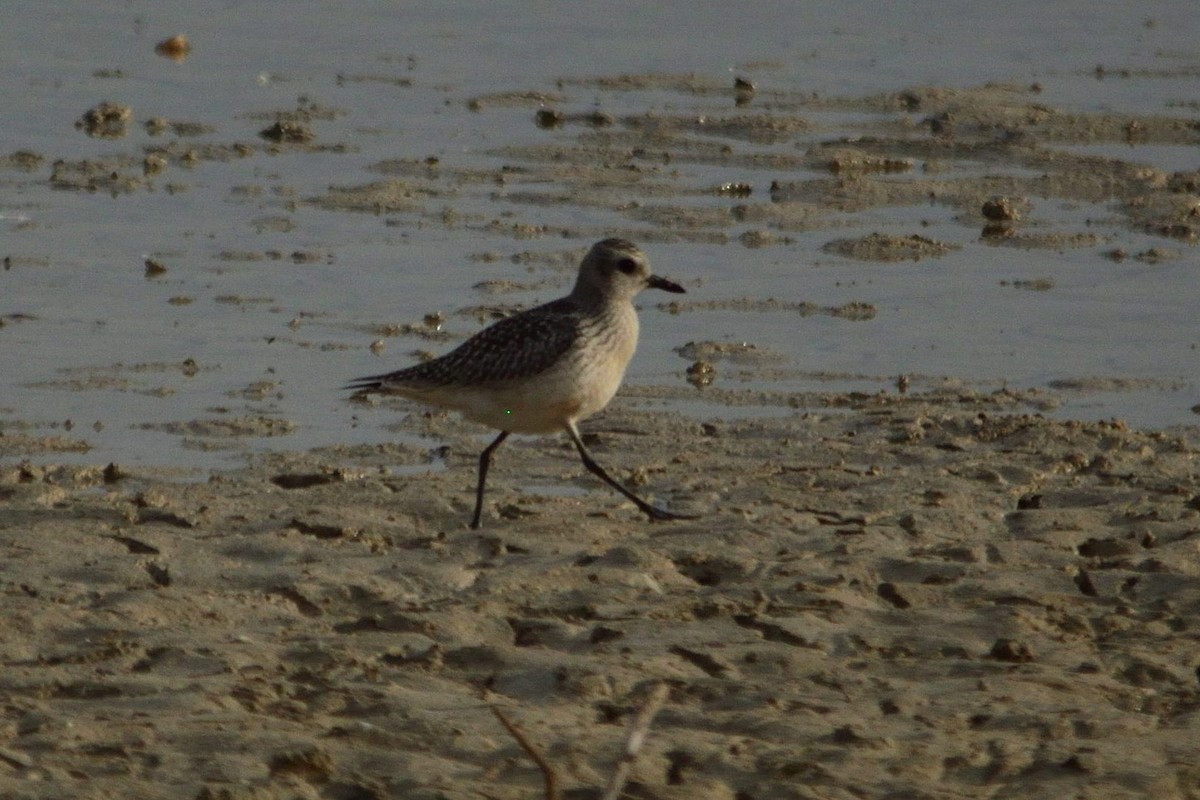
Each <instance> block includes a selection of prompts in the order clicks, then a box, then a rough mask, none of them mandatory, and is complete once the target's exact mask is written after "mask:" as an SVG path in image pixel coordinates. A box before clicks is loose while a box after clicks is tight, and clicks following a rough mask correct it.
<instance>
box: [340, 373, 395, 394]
mask: <svg viewBox="0 0 1200 800" xmlns="http://www.w3.org/2000/svg"><path fill="white" fill-rule="evenodd" d="M386 378H387V375H368V376H366V377H365V378H355V379H354V380H352V381H350V382H349V383H347V384H346V385H345V386H343V387H342V391H344V392H354V393H355V394H366V393H367V392H377V391H379V390H380V389H382V388H383V383H384V380H385V379H386Z"/></svg>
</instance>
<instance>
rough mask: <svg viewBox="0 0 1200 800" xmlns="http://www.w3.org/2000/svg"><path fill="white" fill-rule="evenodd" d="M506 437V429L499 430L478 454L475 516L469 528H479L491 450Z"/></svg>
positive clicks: (490, 461)
mask: <svg viewBox="0 0 1200 800" xmlns="http://www.w3.org/2000/svg"><path fill="white" fill-rule="evenodd" d="M507 438H508V431H500V435H499V436H497V437H496V441H494V442H492V443H491V444H489V445H488V446H487V447H485V448H483V452H482V453H480V454H479V486H477V487H476V488H475V517H474V518H473V519H472V520H471V529H472V530H478V529H479V517H480V516H482V514H483V484H484V483H485V482H486V481H487V473H488V467H489V466H491V463H492V451H494V450H495V449H496V448H497V447H499V446H500V445H501V443H503V442H504V440H505V439H507Z"/></svg>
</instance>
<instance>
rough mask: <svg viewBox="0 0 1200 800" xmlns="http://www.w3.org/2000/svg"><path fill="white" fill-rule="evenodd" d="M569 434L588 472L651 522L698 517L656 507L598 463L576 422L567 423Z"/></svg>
mask: <svg viewBox="0 0 1200 800" xmlns="http://www.w3.org/2000/svg"><path fill="white" fill-rule="evenodd" d="M567 435H568V436H570V437H571V441H572V442H574V443H575V449H576V450H578V451H579V457H580V458H581V459H583V465H584V466H585V467H587V469H588V472H590V473H592V474H593V475H595V476H596V477H597V478H599V479H600V480H602V481H604V482H605V483H607V484H608V485H609V486H611V487H612V488H614V489H616V490H617V491H618V492H620V493H621V494H623V495H625V496H626V497H628V498H629V499H630V500H631V501H633V504H634V505H635V506H637V507H638V510H640V511H641V512H642V513H643V514H645V515H646V516H647V517H649V518H650V521H651V522H665V521H666V520H672V519H696V517H689V516H684V515H682V514H672V513H671V512H670V511H663V510H662V509H661V508H655V507H654V506H652V505H650V504H649V503H647V502H646V501H645V500H643V499H642V498H640V497H638V496H637V495H636V494H634V493H633V492H631V491H629V490H628V489H626V488H625V487H624V486H622V485H621V484H619V483H617V482H616V481H615V480H613V478H612V476H610V475H609V474H608V473H607V472H605V471H604V467H602V466H600V465H599V464H597V463H596V460H595V459H594V458H592V454H591V453H589V452H588V451H587V448H586V447H584V446H583V440H582V439H580V438H579V431H578V430H576V428H575V425H574V423H570V422H568V423H567Z"/></svg>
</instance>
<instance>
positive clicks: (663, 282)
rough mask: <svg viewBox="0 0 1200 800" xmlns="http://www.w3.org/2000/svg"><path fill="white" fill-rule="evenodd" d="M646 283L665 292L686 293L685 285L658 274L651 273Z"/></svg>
mask: <svg viewBox="0 0 1200 800" xmlns="http://www.w3.org/2000/svg"><path fill="white" fill-rule="evenodd" d="M646 285H647V286H649V287H650V288H651V289H662V290H663V291H664V292H671V293H672V294H684V291H683V287H682V286H680V285H679V284H678V283H676V282H675V281H669V280H667V279H666V278H660V277H658V276H657V275H651V276H650V277H649V278H647V279H646Z"/></svg>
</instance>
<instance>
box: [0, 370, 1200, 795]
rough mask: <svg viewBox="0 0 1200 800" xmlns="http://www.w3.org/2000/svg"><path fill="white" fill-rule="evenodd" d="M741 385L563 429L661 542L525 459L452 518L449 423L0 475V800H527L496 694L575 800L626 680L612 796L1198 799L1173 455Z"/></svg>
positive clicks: (562, 445)
mask: <svg viewBox="0 0 1200 800" xmlns="http://www.w3.org/2000/svg"><path fill="white" fill-rule="evenodd" d="M762 399H763V400H764V403H765V405H764V408H765V409H767V410H769V411H770V412H771V413H764V414H762V415H760V417H759V418H753V419H743V420H729V419H716V418H714V419H711V420H708V421H705V420H700V419H694V418H690V417H685V416H681V415H679V414H675V413H668V412H664V411H654V410H645V409H639V408H636V407H634V406H635V404H634V403H632V402H631V401H630V399H629V398H628V397H625V398H621V397H619V398H618V400H617V402H616V403H615V404H614V406H613V407H612V408H611V409H610V410H609V411H608V412H606V413H605V414H603V415H602V416H600V417H597V418H594V419H593V420H591V421H589V422H588V423H586V424H585V425H584V431H585V434H587V435H588V437H589V439H588V441H589V446H590V447H591V448H592V450H593V452H594V454H595V455H596V457H597V459H598V460H600V461H602V463H604V464H605V465H606V466H607V467H608V468H609V470H610V471H611V472H612V473H613V475H614V476H616V477H618V479H620V480H624V481H627V482H628V483H629V485H631V486H636V487H637V489H638V491H639V493H642V494H644V495H646V496H650V497H653V498H655V499H656V501H657V502H659V503H662V504H664V505H667V506H669V507H670V508H671V509H673V510H677V511H682V512H685V513H691V514H697V515H700V518H699V519H697V520H694V521H683V522H671V523H659V524H651V523H648V522H646V521H645V519H644V518H643V517H642V516H641V515H640V514H639V513H637V511H636V510H635V509H634V508H633V507H632V506H631V505H629V504H628V503H625V502H624V501H623V500H622V499H621V498H619V497H618V496H616V495H615V493H612V492H610V491H608V490H607V489H606V487H603V486H602V485H600V484H599V482H598V481H596V480H595V479H594V478H592V477H591V476H590V475H588V474H587V473H586V472H584V471H583V469H582V468H581V467H580V466H579V463H578V459H577V457H576V455H575V453H574V451H573V450H572V449H571V448H570V446H569V443H567V442H566V441H565V440H559V439H556V438H554V437H550V438H545V437H543V438H528V439H516V440H514V441H513V442H511V443H510V446H508V447H506V448H505V449H504V450H503V451H502V452H501V453H500V454H498V456H497V458H496V460H495V463H494V465H493V472H492V477H491V490H490V491H491V493H490V495H489V503H488V506H487V509H486V514H485V522H484V528H483V530H481V531H478V532H473V531H469V530H468V529H467V528H466V523H467V521H468V516H469V512H470V509H471V506H472V502H473V494H472V487H473V481H474V474H475V473H474V464H475V458H476V456H477V454H478V449H479V447H480V446H481V445H482V443H483V441H484V439H485V438H486V437H485V436H484V432H483V431H482V429H479V430H478V431H477V430H475V429H467V428H465V427H464V426H461V425H460V424H458V423H457V422H454V421H453V420H452V419H451V418H447V417H444V416H442V415H439V414H421V413H419V412H414V413H413V414H412V417H411V420H410V422H411V424H412V425H413V426H415V427H418V428H420V429H421V430H423V431H425V432H427V433H433V434H436V435H437V436H438V437H440V438H441V439H442V440H443V441H445V442H447V445H446V448H445V449H443V450H441V451H439V452H438V453H437V454H436V455H437V458H438V462H439V463H436V464H428V465H426V466H423V465H424V464H427V462H429V461H430V459H431V455H430V453H428V452H426V451H423V450H421V449H420V448H416V447H412V446H401V445H386V444H381V445H378V446H355V447H336V448H326V449H321V450H314V451H310V452H304V453H278V454H273V455H268V456H263V457H262V458H261V459H259V460H258V461H257V462H256V463H255V464H254V466H252V467H248V468H246V469H242V470H239V471H233V472H228V473H215V474H213V476H212V477H211V478H210V479H209V480H208V481H207V482H203V483H180V482H172V481H169V480H163V479H161V478H160V477H158V476H156V475H155V474H154V473H153V472H151V471H145V472H140V471H131V470H125V469H122V468H121V467H119V466H116V465H113V466H109V467H107V468H106V467H105V466H104V465H96V466H94V467H80V466H70V467H66V466H64V467H54V466H33V465H31V464H29V463H25V464H17V465H14V464H12V463H9V464H8V465H6V466H5V467H3V469H0V587H2V589H3V594H4V599H3V603H0V643H2V644H0V653H2V658H3V664H4V669H3V670H2V671H0V696H2V697H3V698H4V699H3V704H4V725H3V727H2V728H0V733H2V736H0V794H3V795H4V796H5V797H13V798H51V797H56V798H57V797H68V796H69V797H76V798H93V797H95V798H99V797H125V798H141V797H165V796H173V797H189V798H285V797H286V798H295V797H311V798H383V797H404V798H422V799H428V800H433V798H456V799H457V798H463V799H464V800H465V799H466V798H530V797H541V796H543V793H544V791H545V790H544V781H543V779H544V775H543V773H542V771H541V770H540V769H539V768H538V767H537V766H536V765H535V764H534V763H533V761H531V760H530V759H529V758H528V757H527V755H526V753H525V752H524V751H523V749H522V746H521V745H520V744H519V743H518V741H517V740H516V739H514V738H513V736H511V735H510V734H509V732H507V731H506V730H505V729H504V727H502V726H501V724H500V722H499V721H498V719H497V718H496V716H495V715H494V713H493V710H492V709H493V708H498V709H500V710H501V712H502V713H503V714H504V715H505V717H506V718H508V719H509V720H511V721H512V722H513V724H514V725H516V726H517V727H518V728H519V729H520V731H521V732H522V733H523V736H524V738H525V739H526V740H527V742H528V743H529V744H531V745H532V746H533V747H535V748H537V749H538V750H539V751H540V752H541V753H542V754H543V755H544V757H545V760H546V761H547V762H548V764H549V765H551V767H552V768H553V770H554V772H555V774H556V777H557V780H558V787H559V788H560V789H561V790H562V791H563V792H564V793H565V794H564V796H566V797H572V798H583V797H599V789H600V787H602V786H603V785H604V784H605V782H606V781H607V780H608V777H609V776H610V775H611V773H612V771H613V768H614V764H616V763H617V762H618V760H619V759H620V756H621V751H622V747H623V743H624V740H625V730H626V724H627V722H628V720H629V719H630V717H631V715H632V714H634V713H636V712H637V710H638V709H639V708H640V705H641V704H642V703H643V702H644V697H645V696H646V692H647V691H648V690H649V689H650V688H651V687H652V686H654V685H656V684H658V683H662V684H665V685H666V686H667V687H668V688H669V694H668V696H667V698H666V702H665V704H664V705H663V706H662V708H661V710H659V712H658V714H657V716H656V717H655V718H654V720H653V723H652V726H651V728H650V730H649V733H648V736H647V738H646V742H645V745H644V747H643V749H642V750H641V752H640V754H639V756H638V759H637V761H636V762H635V763H634V765H633V770H632V777H631V781H630V783H629V784H628V786H627V787H626V794H625V796H627V797H638V798H721V799H724V798H728V799H729V800H734V798H738V799H739V800H751V799H753V800H774V799H776V798H810V797H811V798H816V797H822V798H849V797H924V798H942V797H1047V796H1052V795H1056V796H1070V797H1094V798H1101V797H1103V798H1121V797H1128V798H1133V797H1139V798H1141V797H1155V798H1195V797H1197V796H1198V789H1197V787H1198V786H1200V759H1198V757H1197V754H1196V748H1195V731H1196V730H1197V725H1198V724H1200V720H1198V713H1200V711H1198V710H1200V691H1198V689H1200V685H1198V675H1197V666H1198V665H1200V637H1197V634H1196V620H1197V619H1198V618H1200V549H1198V542H1200V492H1198V490H1197V455H1198V454H1200V441H1197V438H1196V436H1195V435H1194V431H1192V432H1188V431H1186V430H1185V431H1184V432H1183V433H1173V434H1167V433H1154V432H1141V431H1137V430H1132V429H1130V428H1128V427H1127V426H1125V425H1123V424H1121V423H1119V422H1105V423H1081V422H1063V421H1053V420H1049V419H1046V418H1043V417H1042V416H1039V415H1038V414H1036V413H1034V412H1033V410H1032V409H1031V407H1030V403H1029V399H1030V398H1028V397H1025V396H1022V395H1021V394H1020V393H1016V392H1008V391H1002V392H988V393H980V392H972V391H969V390H962V391H930V392H924V393H912V394H901V393H899V392H898V391H890V392H882V393H879V394H875V395H870V396H862V395H837V394H830V395H828V396H827V397H825V398H823V402H816V400H817V399H814V398H812V397H806V398H803V403H799V402H797V403H795V405H802V406H803V408H795V409H793V408H790V407H789V402H788V398H786V397H771V398H762ZM767 401H770V402H767ZM409 408H410V409H411V407H409ZM8 443H9V444H10V445H11V444H13V441H12V439H11V438H9V441H8ZM51 444H52V443H51ZM35 445H36V441H34V440H33V439H30V440H27V441H26V442H25V443H24V446H25V447H33V446H35ZM397 465H406V466H405V467H404V470H403V472H404V474H400V473H398V472H397V471H396V470H395V469H394V468H395V467H396V466H397Z"/></svg>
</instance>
